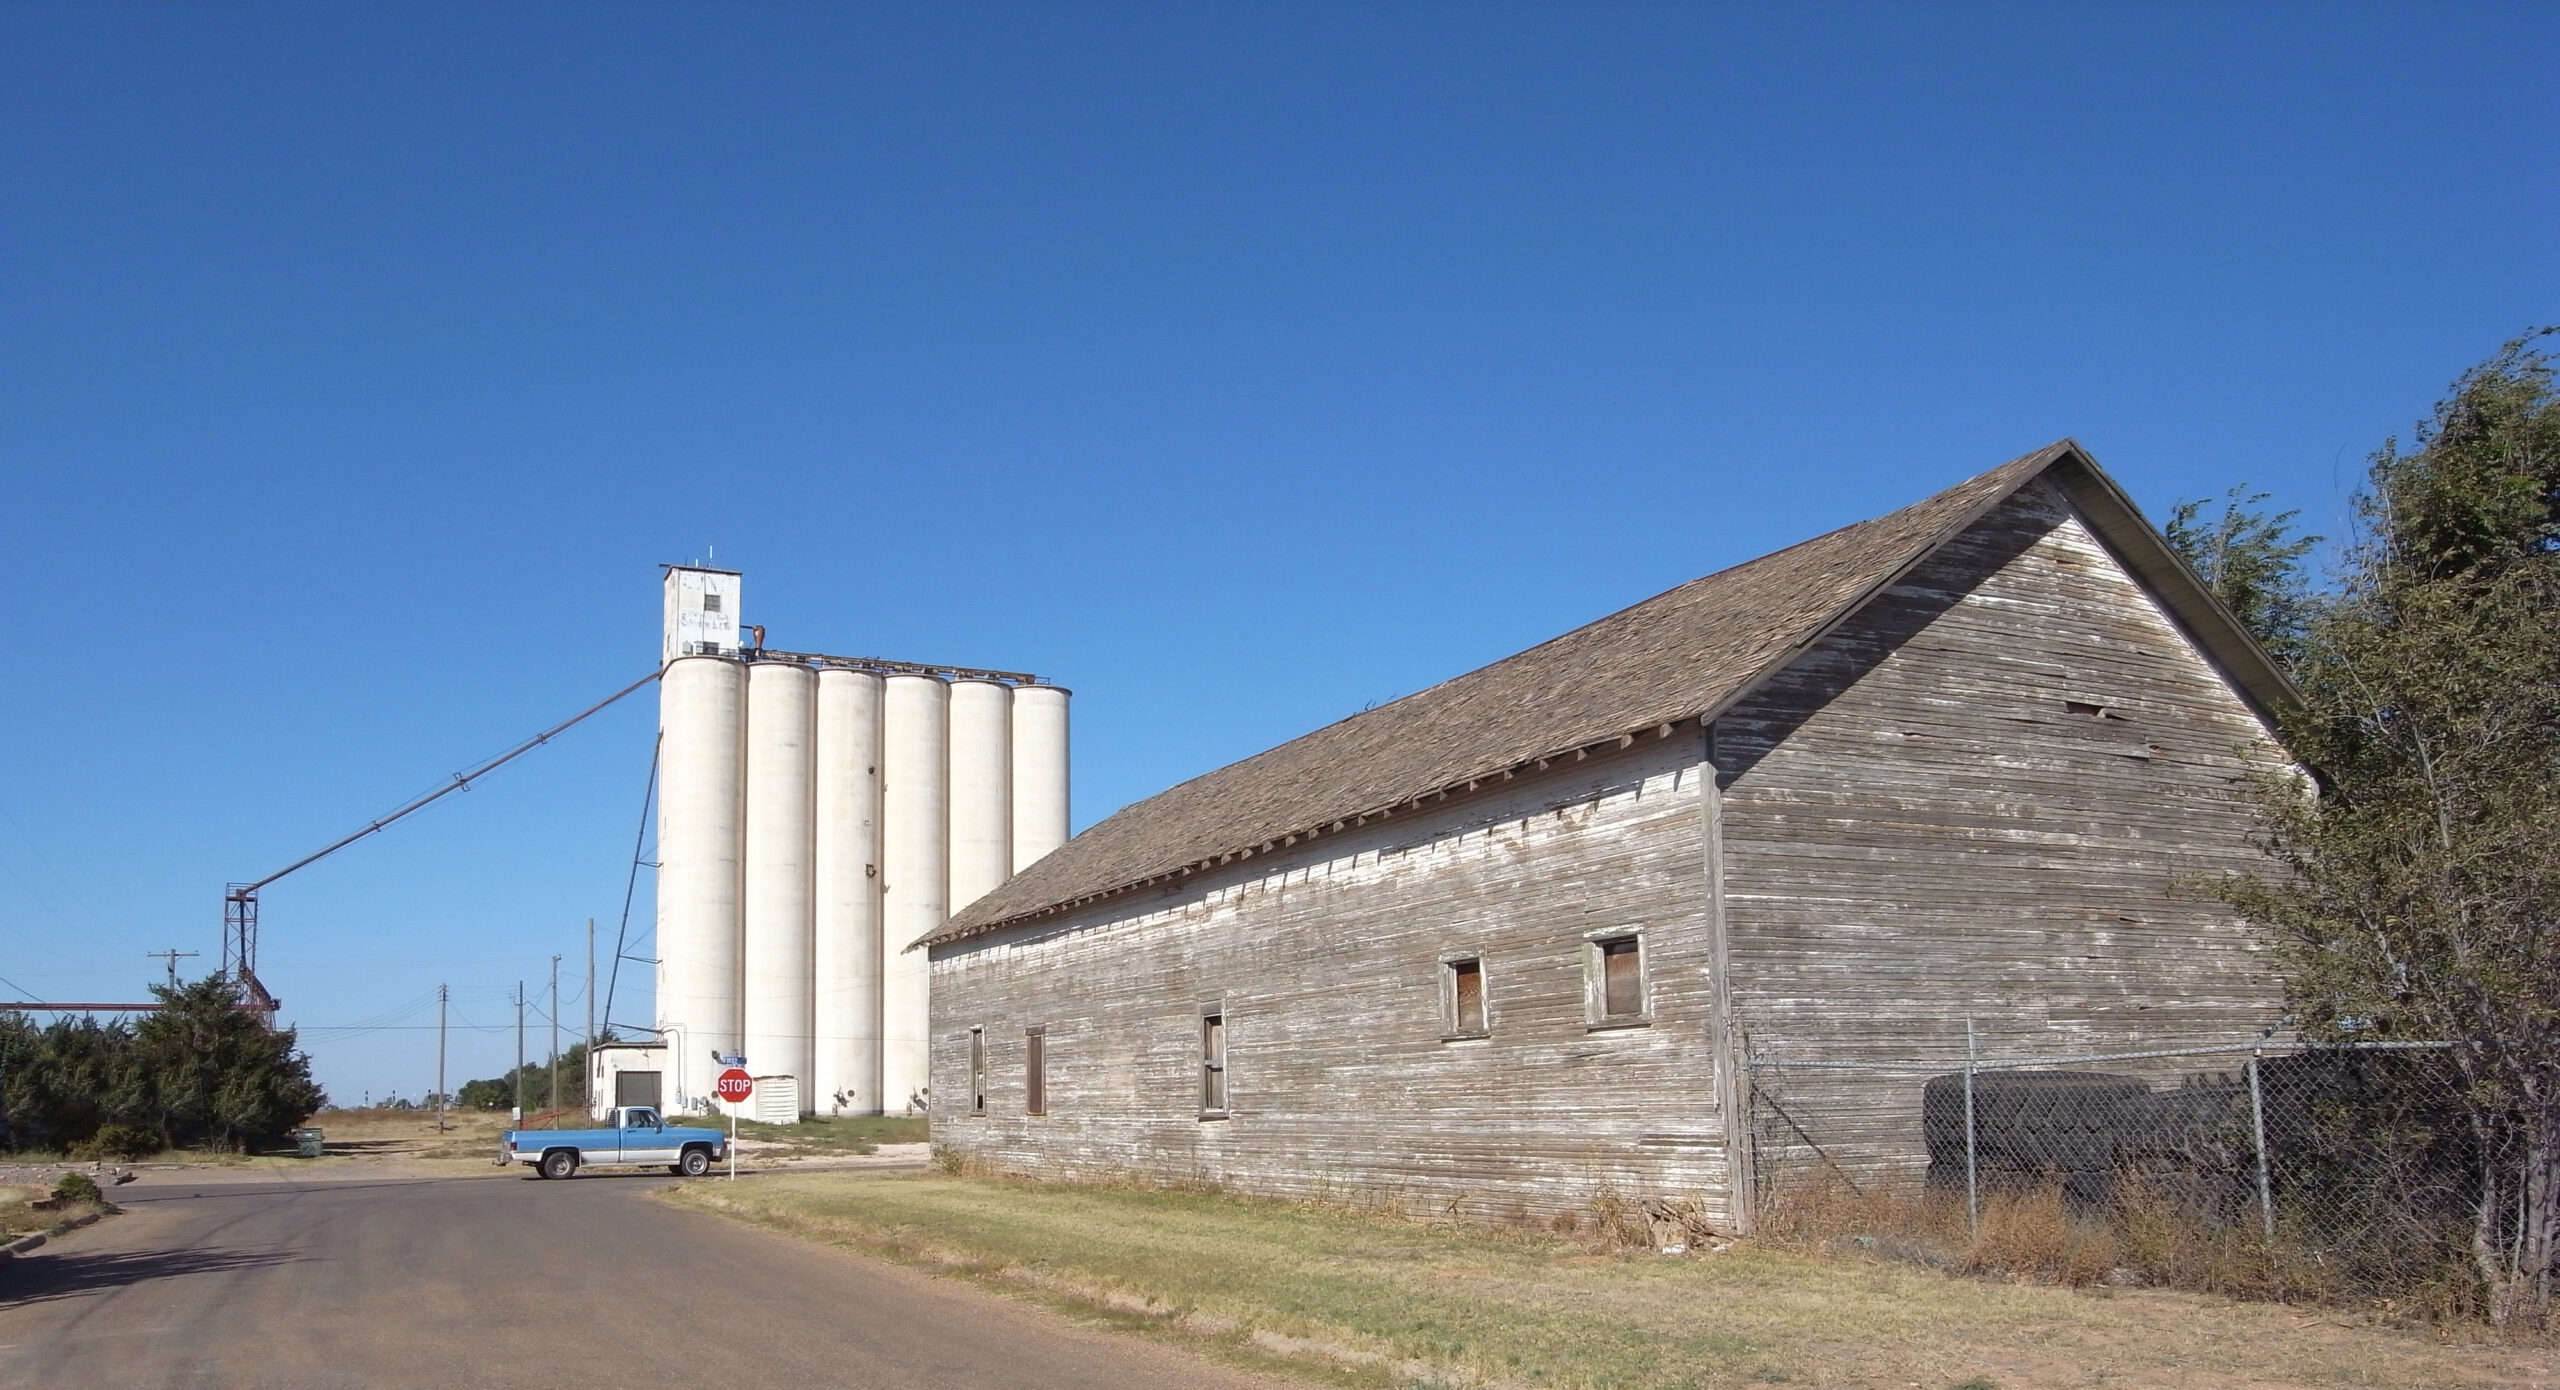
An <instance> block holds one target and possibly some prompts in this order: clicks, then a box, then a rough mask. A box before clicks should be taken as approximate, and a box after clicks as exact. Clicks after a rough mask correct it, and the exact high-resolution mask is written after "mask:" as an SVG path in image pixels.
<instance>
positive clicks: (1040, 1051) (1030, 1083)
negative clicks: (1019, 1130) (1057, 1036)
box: [1022, 1028, 1049, 1115]
mask: <svg viewBox="0 0 2560 1390" xmlns="http://www.w3.org/2000/svg"><path fill="white" fill-rule="evenodd" d="M1022 1113H1023V1114H1025V1115H1046V1114H1048V1113H1049V1034H1048V1030H1046V1029H1042V1028H1034V1029H1031V1030H1030V1031H1029V1032H1027V1033H1025V1034H1024V1035H1023V1038H1022Z"/></svg>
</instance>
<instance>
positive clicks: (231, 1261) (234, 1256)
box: [0, 1250, 306, 1307]
mask: <svg viewBox="0 0 2560 1390" xmlns="http://www.w3.org/2000/svg"><path fill="white" fill-rule="evenodd" d="M305 1258H306V1257H305V1256H302V1255H298V1254H295V1253H294V1252H292V1251H290V1250H138V1251H95V1252H87V1253H81V1252H65V1253H62V1254H54V1255H21V1256H19V1257H17V1258H16V1259H13V1260H8V1261H5V1262H0V1306H5V1307H19V1306H24V1305H27V1304H32V1303H50V1302H53V1301H55V1300H57V1299H65V1298H77V1297H79V1296H81V1295H83V1294H90V1293H96V1292H99V1291H100V1290H103V1289H120V1288H125V1287H128V1286H130V1285H134V1284H141V1283H147V1282H149V1281H150V1280H153V1279H178V1278H184V1277H185V1276H187V1275H190V1274H220V1273H224V1272H226V1271H229V1270H235V1269H257V1268H261V1267H263V1266H268V1265H282V1264H295V1263H299V1262H300V1261H302V1260H303V1259H305Z"/></svg>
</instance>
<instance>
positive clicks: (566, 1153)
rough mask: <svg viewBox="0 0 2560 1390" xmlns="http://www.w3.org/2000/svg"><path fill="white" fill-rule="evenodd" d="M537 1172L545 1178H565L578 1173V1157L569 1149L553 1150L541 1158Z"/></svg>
mask: <svg viewBox="0 0 2560 1390" xmlns="http://www.w3.org/2000/svg"><path fill="white" fill-rule="evenodd" d="M539 1171H540V1172H541V1174H542V1176H544V1177H546V1178H565V1177H567V1176H569V1175H570V1174H571V1173H574V1172H576V1171H578V1155H577V1154H576V1153H575V1152H574V1151H572V1150H569V1149H553V1150H552V1151H551V1152H549V1153H547V1154H544V1155H543V1156H542V1165H541V1168H540V1170H539Z"/></svg>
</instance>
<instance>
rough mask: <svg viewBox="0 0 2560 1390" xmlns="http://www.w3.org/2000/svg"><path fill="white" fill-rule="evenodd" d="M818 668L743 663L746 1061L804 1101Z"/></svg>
mask: <svg viewBox="0 0 2560 1390" xmlns="http://www.w3.org/2000/svg"><path fill="white" fill-rule="evenodd" d="M817 696H818V673H817V672H815V671H813V670H811V669H809V668H808V667H806V666H802V665H798V664H794V663H790V662H782V661H758V662H755V663H754V664H752V665H750V666H748V667H747V760H746V766H747V786H746V791H747V834H746V845H747V852H746V904H745V913H744V918H745V929H746V950H745V969H744V973H743V975H742V977H741V981H740V984H741V993H742V995H743V998H744V1005H745V1014H746V1016H745V1027H744V1030H743V1031H744V1032H745V1034H746V1057H747V1062H748V1065H749V1067H750V1069H751V1070H753V1071H754V1072H755V1073H756V1074H757V1075H759V1076H773V1077H783V1076H788V1077H791V1078H794V1079H795V1080H796V1081H798V1082H799V1084H800V1088H801V1094H800V1096H799V1097H798V1106H799V1108H800V1109H801V1110H802V1111H803V1112H804V1113H805V1112H806V1111H807V1110H808V1109H809V1104H810V1100H811V1098H812V1097H811V1091H810V1082H811V1080H812V1064H813V1062H814V1060H815V1057H814V1053H813V1051H812V1049H811V1035H812V1033H813V1032H814V1029H813V1028H812V1026H811V1023H812V1020H811V1014H812V1012H813V1010H814V1007H815V1003H816V1001H815V997H814V995H813V992H812V991H813V988H814V981H813V980H812V978H811V969H812V966H813V965H814V959H813V955H812V948H813V932H814V927H815V922H814V918H813V915H812V913H813V902H812V894H813V890H814V889H815V886H816V885H815V882H814V874H815V859H816V852H815V851H816V824H815V819H816V811H817V802H816V799H815V795H816V789H815V785H814V775H815V772H816V766H815V762H814V757H815V752H816V743H817V737H816V735H817Z"/></svg>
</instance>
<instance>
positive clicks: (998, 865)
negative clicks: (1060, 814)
mask: <svg viewBox="0 0 2560 1390" xmlns="http://www.w3.org/2000/svg"><path fill="white" fill-rule="evenodd" d="M1012 874H1013V687H1012V686H1010V685H1007V684H1005V683H1004V682H1002V681H996V680H958V681H953V682H952V683H951V897H950V900H949V901H948V902H947V903H946V904H945V908H946V910H948V911H951V912H958V911H959V910H960V909H962V908H964V907H967V906H968V905H969V904H971V903H973V902H976V901H977V900H978V899H979V898H981V897H984V896H985V895H986V893H987V890H989V889H991V888H993V887H995V886H996V885H997V884H999V883H1002V882H1004V881H1005V879H1007V878H1008V877H1011V876H1012Z"/></svg>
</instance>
